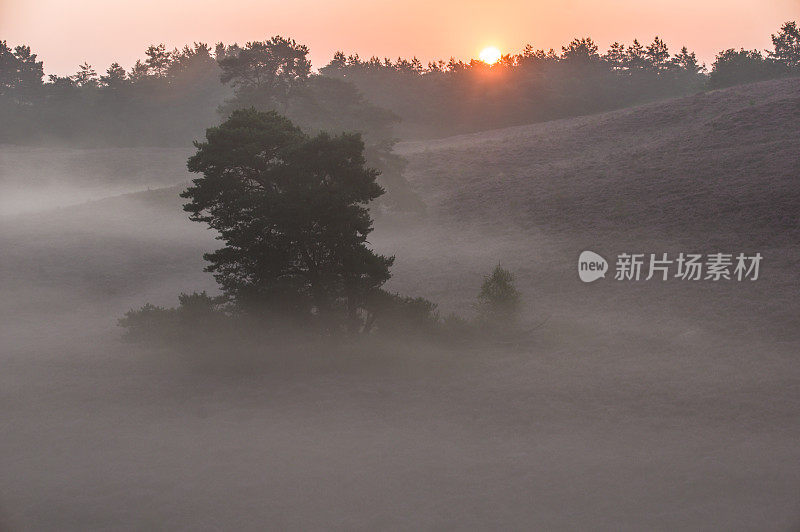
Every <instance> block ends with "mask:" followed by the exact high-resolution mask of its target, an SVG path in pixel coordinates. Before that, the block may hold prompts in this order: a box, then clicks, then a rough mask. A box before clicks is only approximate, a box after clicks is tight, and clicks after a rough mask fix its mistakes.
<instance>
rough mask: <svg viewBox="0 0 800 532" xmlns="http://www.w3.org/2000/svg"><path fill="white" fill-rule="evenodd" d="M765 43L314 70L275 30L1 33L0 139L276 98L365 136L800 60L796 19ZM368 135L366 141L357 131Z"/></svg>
mask: <svg viewBox="0 0 800 532" xmlns="http://www.w3.org/2000/svg"><path fill="white" fill-rule="evenodd" d="M772 42H773V49H772V50H768V51H765V53H762V52H761V51H758V50H744V49H739V50H737V49H735V48H730V49H727V50H723V51H720V52H719V53H718V54H717V57H716V59H715V61H714V63H713V64H712V65H711V67H710V69H708V68H706V66H705V65H703V64H700V63H699V62H698V60H697V58H696V55H695V53H694V52H692V51H690V50H689V49H688V48H686V47H685V46H684V47H681V48H680V49H679V50H678V51H677V52H675V53H672V52H671V51H670V48H669V47H668V45H667V44H666V43H665V42H664V41H663V40H661V39H660V38H659V37H655V39H654V40H653V41H652V42H651V43H650V44H643V43H640V42H639V41H638V40H634V41H633V42H632V43H631V44H627V45H626V44H620V43H614V44H612V45H611V46H610V47H609V49H608V50H606V51H605V52H603V53H601V52H600V50H599V49H598V46H597V45H596V44H595V43H594V41H593V40H592V39H591V38H588V37H586V38H576V39H574V40H572V41H571V42H570V43H569V44H568V45H566V46H563V47H562V49H561V51H560V53H557V52H556V51H554V50H553V49H550V50H547V51H545V50H540V49H539V50H537V49H534V48H533V47H532V46H530V45H529V46H527V47H526V48H525V49H524V50H523V51H522V52H520V53H518V54H508V55H504V56H503V57H502V58H501V59H500V60H499V61H498V62H497V63H495V64H493V65H488V64H486V63H484V62H482V61H479V60H474V59H473V60H471V61H469V62H463V61H458V60H455V59H453V58H451V59H450V60H449V61H443V60H440V61H435V62H430V63H428V64H427V65H423V64H422V63H421V62H420V61H419V60H418V59H416V58H412V59H410V60H409V59H404V58H398V59H397V60H394V61H393V60H390V59H388V58H384V59H380V58H378V57H372V58H370V59H368V60H364V59H361V58H360V57H359V56H358V55H356V54H354V55H346V54H345V53H343V52H337V53H336V54H335V55H334V57H333V58H332V59H331V61H330V62H329V63H328V64H327V65H325V66H323V67H321V68H319V70H318V72H314V71H313V70H312V66H311V63H310V61H309V59H308V57H307V56H308V53H309V49H308V48H307V47H306V46H304V45H302V44H299V43H297V42H295V41H294V40H292V39H288V38H283V37H280V36H276V37H273V38H271V39H269V40H266V41H256V42H248V43H246V44H245V45H238V44H232V45H225V44H223V43H217V44H216V45H215V46H213V47H212V46H209V45H208V44H205V43H194V44H193V45H191V46H189V45H187V46H184V47H183V48H182V49H175V50H172V51H170V50H167V49H166V47H165V46H164V45H163V44H159V45H151V46H149V47H148V48H147V50H146V52H145V58H144V59H142V60H138V61H137V62H136V64H135V65H134V66H133V67H132V68H131V69H130V70H126V69H124V68H123V67H122V66H121V65H120V64H119V63H113V64H112V65H111V66H109V67H108V68H107V69H106V71H105V72H104V73H98V71H97V70H96V69H95V68H94V67H93V66H92V65H89V64H88V63H84V64H82V65H80V67H79V69H78V71H77V72H76V73H75V74H73V75H70V76H55V75H50V76H49V77H47V79H45V75H44V63H43V61H42V60H40V59H39V57H38V56H37V54H36V53H35V51H34V50H32V49H31V47H29V46H26V45H22V44H20V45H17V46H15V47H13V48H12V47H11V46H9V45H8V44H7V43H6V41H2V40H0V121H1V122H2V123H3V124H4V125H5V127H4V128H3V129H2V131H0V143H9V144H39V143H48V144H49V143H56V144H69V145H77V146H140V145H150V146H152V145H161V146H186V145H188V144H189V142H190V140H191V139H193V138H198V137H199V136H201V135H202V132H203V131H204V129H205V128H206V127H208V126H209V125H211V124H215V123H219V122H220V120H221V119H222V118H224V116H227V115H228V114H230V112H231V111H232V110H234V109H236V108H242V107H250V106H252V107H255V108H258V109H262V110H276V111H278V112H280V113H282V114H284V115H286V116H288V117H289V118H291V119H292V120H293V121H295V122H297V123H298V124H300V125H301V126H302V127H305V128H307V129H310V130H330V131H343V130H344V131H360V132H362V133H363V134H364V136H365V137H366V138H367V139H370V138H372V140H373V141H372V144H374V145H391V144H392V143H393V139H396V138H397V137H401V138H430V137H439V136H447V135H453V134H460V133H467V132H474V131H480V130H485V129H492V128H500V127H507V126H514V125H521V124H527V123H532V122H540V121H545V120H552V119H557V118H565V117H571V116H578V115H584V114H590V113H595V112H602V111H607V110H612V109H617V108H622V107H626V106H630V105H635V104H639V103H643V102H647V101H653V100H658V99H663V98H671V97H679V96H684V95H688V94H693V93H696V92H698V91H702V90H707V89H715V88H720V87H726V86H731V85H736V84H740V83H748V82H753V81H759V80H764V79H772V78H778V77H783V76H792V75H797V74H798V73H800V30H798V26H797V23H796V22H786V23H785V24H783V26H782V27H781V28H780V30H779V31H778V33H777V34H773V35H772ZM368 144H369V142H368Z"/></svg>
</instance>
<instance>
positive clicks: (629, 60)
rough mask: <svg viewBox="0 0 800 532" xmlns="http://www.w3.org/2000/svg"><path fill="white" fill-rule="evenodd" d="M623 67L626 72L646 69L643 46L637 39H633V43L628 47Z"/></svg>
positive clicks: (645, 56)
mask: <svg viewBox="0 0 800 532" xmlns="http://www.w3.org/2000/svg"><path fill="white" fill-rule="evenodd" d="M625 66H626V67H627V68H628V70H643V69H645V68H647V55H646V52H645V49H644V46H642V44H641V43H640V42H639V41H638V40H637V39H634V40H633V43H632V44H631V45H630V46H628V52H627V54H626V58H625Z"/></svg>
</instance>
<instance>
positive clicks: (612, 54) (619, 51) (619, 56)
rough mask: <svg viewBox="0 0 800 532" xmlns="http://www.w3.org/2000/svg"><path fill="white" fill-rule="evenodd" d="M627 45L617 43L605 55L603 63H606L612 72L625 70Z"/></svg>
mask: <svg viewBox="0 0 800 532" xmlns="http://www.w3.org/2000/svg"><path fill="white" fill-rule="evenodd" d="M625 57H626V55H625V45H624V44H620V43H618V42H615V43H613V44H611V46H610V47H609V49H608V51H607V52H606V53H605V54H603V57H602V59H603V61H605V62H606V63H607V64H608V65H609V66H610V67H611V68H612V70H616V71H620V70H623V69H624V68H625Z"/></svg>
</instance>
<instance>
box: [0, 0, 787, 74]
mask: <svg viewBox="0 0 800 532" xmlns="http://www.w3.org/2000/svg"><path fill="white" fill-rule="evenodd" d="M786 20H800V0H706V1H703V0H669V1H667V0H663V1H662V0H650V1H647V0H640V1H631V0H513V1H501V0H485V1H477V0H446V1H441V2H430V1H423V0H404V1H402V2H400V1H395V0H391V1H383V0H369V1H363V0H340V1H331V0H328V1H325V0H294V1H291V2H274V1H265V0H261V1H256V0H227V1H225V2H212V1H209V0H174V1H168V0H138V1H135V2H133V1H124V0H71V1H67V0H0V39H5V40H7V41H8V43H9V44H11V45H16V44H20V43H25V44H30V45H31V46H32V47H33V48H34V51H35V52H36V53H38V54H39V57H40V58H41V59H43V60H44V62H45V71H46V72H47V73H57V74H68V73H73V72H74V71H75V70H76V69H77V65H78V64H79V63H81V62H83V61H88V62H89V63H91V64H92V65H94V66H95V68H96V69H97V70H98V71H102V70H105V69H106V68H107V67H108V65H109V64H110V63H111V62H112V61H115V60H116V61H119V62H120V63H122V65H123V66H125V67H129V66H130V65H131V64H132V63H133V62H134V61H135V59H136V58H139V57H141V56H143V55H144V54H143V51H144V48H145V47H146V46H147V45H148V44H150V43H158V42H164V43H166V44H167V45H168V46H169V47H170V48H171V47H174V46H182V45H183V44H186V43H189V42H192V41H206V42H209V43H213V42H216V41H223V42H226V43H232V42H234V41H238V42H240V43H241V42H245V41H248V40H257V39H258V40H262V39H265V38H267V37H269V36H271V35H274V34H281V35H284V36H290V37H292V38H294V39H296V40H297V41H299V42H302V43H305V44H306V45H308V46H309V48H310V49H311V59H312V61H313V63H314V66H315V67H320V66H323V65H324V64H325V63H327V62H328V60H329V59H330V57H331V56H332V55H333V52H334V51H335V50H337V49H342V50H344V51H346V52H348V53H350V52H358V53H359V54H360V55H361V56H362V57H368V56H370V55H373V54H374V55H378V56H386V55H388V56H390V57H393V58H395V57H397V56H398V55H402V56H405V57H411V56H414V55H416V56H417V57H419V58H420V59H422V60H423V61H428V60H430V59H435V58H440V57H441V58H445V59H446V58H448V57H450V56H451V55H452V56H455V57H457V58H460V59H469V58H471V57H476V56H477V54H478V52H479V51H480V50H481V49H482V48H483V47H484V46H488V45H494V46H497V47H498V48H500V49H501V50H502V51H503V52H508V51H512V52H515V51H519V50H521V49H522V47H523V46H524V45H525V44H526V43H531V44H533V45H534V46H535V47H537V48H545V49H547V48H551V47H552V48H555V49H556V50H559V49H560V46H561V45H562V44H565V43H566V42H568V41H569V40H570V39H571V38H572V37H575V36H586V35H588V36H591V37H592V38H594V40H595V41H596V42H597V43H598V44H599V45H600V47H601V49H603V50H604V49H605V48H606V47H607V46H608V44H610V43H611V42H613V41H614V40H619V41H622V42H629V41H631V40H632V39H633V38H634V37H638V38H639V39H640V40H641V41H646V42H650V41H651V40H652V38H653V36H654V35H656V34H658V35H659V36H661V37H662V38H663V39H664V40H666V42H667V44H668V45H669V46H670V49H671V50H672V51H675V50H677V49H678V48H680V46H681V45H684V44H685V45H686V46H688V47H689V48H690V49H693V50H695V51H696V52H697V53H698V55H699V57H700V58H701V59H702V60H703V61H705V62H707V63H710V62H711V61H712V60H713V57H714V54H715V53H716V52H717V51H719V50H721V49H723V48H731V47H741V46H743V47H745V48H758V49H764V48H767V47H769V46H770V44H771V42H770V39H769V35H770V33H774V32H776V31H777V29H778V27H779V26H780V24H781V23H782V22H784V21H786Z"/></svg>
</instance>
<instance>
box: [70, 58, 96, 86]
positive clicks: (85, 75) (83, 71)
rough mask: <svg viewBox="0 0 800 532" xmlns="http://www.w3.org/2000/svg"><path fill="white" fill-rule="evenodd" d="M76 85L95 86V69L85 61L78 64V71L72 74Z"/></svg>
mask: <svg viewBox="0 0 800 532" xmlns="http://www.w3.org/2000/svg"><path fill="white" fill-rule="evenodd" d="M72 79H73V81H74V82H75V85H77V86H78V87H97V85H98V78H97V71H95V69H94V67H92V65H90V64H89V63H87V62H84V63H83V64H82V65H79V66H78V71H77V72H76V73H75V74H74V75H73V76H72Z"/></svg>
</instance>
